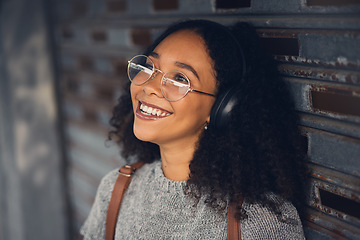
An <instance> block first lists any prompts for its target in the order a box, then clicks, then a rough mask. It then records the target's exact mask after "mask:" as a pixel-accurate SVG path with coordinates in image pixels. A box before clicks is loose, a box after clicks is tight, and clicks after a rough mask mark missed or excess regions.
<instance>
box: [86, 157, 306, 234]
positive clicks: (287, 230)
mask: <svg viewBox="0 0 360 240" xmlns="http://www.w3.org/2000/svg"><path fill="white" fill-rule="evenodd" d="M117 176H118V170H113V171H111V172H110V173H109V174H107V175H106V176H105V177H104V178H103V179H102V181H101V183H100V186H99V188H98V191H97V194H96V198H95V202H94V205H93V207H92V209H91V211H90V214H89V217H88V218H87V220H86V222H85V223H84V225H83V226H82V228H81V231H80V232H81V234H82V235H83V236H84V239H85V240H88V239H97V240H100V239H105V221H106V212H107V209H108V205H109V201H110V197H111V193H112V189H113V186H114V184H115V181H116V178H117ZM185 184H186V182H185V181H171V180H169V179H167V178H166V177H165V176H164V174H163V172H162V169H161V162H160V161H157V162H154V163H151V164H145V165H144V166H143V167H141V168H140V169H139V170H138V171H137V172H136V173H135V174H134V176H133V178H132V180H131V183H130V185H129V188H128V190H127V192H126V194H125V196H124V199H123V201H122V204H121V209H120V213H119V218H118V222H117V225H116V233H115V239H226V236H227V234H226V225H227V222H226V214H227V212H226V213H225V214H224V215H223V216H222V215H220V214H218V213H217V212H216V211H215V210H213V209H211V208H210V207H208V206H206V204H205V203H204V200H203V199H201V200H200V202H199V203H198V204H197V205H196V207H193V205H194V200H193V199H190V198H189V197H188V196H186V195H185V194H184V192H183V187H184V185H185ZM270 197H273V198H275V199H276V197H275V196H274V195H271V196H270ZM243 206H244V208H245V210H246V213H247V215H248V218H247V219H245V220H243V221H241V238H242V239H304V235H303V229H302V226H301V222H300V220H299V217H298V214H297V211H296V209H295V208H294V206H292V205H291V204H290V203H284V204H283V206H282V209H281V210H282V213H283V218H285V219H288V220H289V219H290V220H291V222H292V223H284V222H280V221H279V220H278V219H277V218H276V216H275V215H274V214H273V213H272V212H270V211H269V210H268V209H266V208H264V207H262V206H260V205H259V204H252V205H249V204H247V203H246V200H245V201H244V205H243Z"/></svg>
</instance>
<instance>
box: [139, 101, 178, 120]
mask: <svg viewBox="0 0 360 240" xmlns="http://www.w3.org/2000/svg"><path fill="white" fill-rule="evenodd" d="M171 114H172V113H171V112H169V111H166V110H165V109H162V108H160V107H158V106H155V105H152V104H149V103H145V102H141V101H139V104H138V106H137V108H136V117H138V118H140V119H143V120H157V119H161V118H164V117H168V116H170V115H171Z"/></svg>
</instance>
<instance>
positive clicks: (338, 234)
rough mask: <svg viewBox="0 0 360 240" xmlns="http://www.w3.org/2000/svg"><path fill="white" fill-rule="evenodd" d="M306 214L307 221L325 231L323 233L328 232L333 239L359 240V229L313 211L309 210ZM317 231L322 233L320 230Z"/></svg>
mask: <svg viewBox="0 0 360 240" xmlns="http://www.w3.org/2000/svg"><path fill="white" fill-rule="evenodd" d="M308 212H309V218H308V221H309V222H311V223H313V224H315V225H318V226H320V227H321V228H323V229H325V231H324V232H325V233H327V232H328V231H330V232H331V233H332V234H329V233H328V234H329V235H330V236H332V237H334V238H335V239H354V240H355V239H359V236H360V230H359V228H357V227H354V226H353V225H351V224H348V223H346V222H344V221H342V220H339V219H337V218H336V217H333V216H329V215H327V214H325V213H322V212H320V211H317V210H315V209H309V210H308ZM310 227H311V226H310ZM317 230H318V231H322V230H321V229H320V228H317Z"/></svg>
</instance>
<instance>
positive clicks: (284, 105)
mask: <svg viewBox="0 0 360 240" xmlns="http://www.w3.org/2000/svg"><path fill="white" fill-rule="evenodd" d="M185 29H186V30H191V31H194V32H195V33H197V34H199V36H201V37H202V38H203V39H204V41H205V44H206V47H207V50H208V54H209V56H210V57H211V58H212V60H213V63H214V70H215V72H216V80H217V88H218V89H217V91H218V92H217V96H219V95H221V94H222V93H223V92H224V91H226V90H227V89H229V88H231V87H234V86H239V87H240V90H239V92H238V95H239V96H238V99H239V101H238V103H237V104H236V106H235V107H234V110H233V111H232V112H231V115H230V120H229V123H228V126H227V128H226V129H225V130H224V131H221V132H220V131H217V129H216V128H215V127H213V126H212V125H211V122H210V125H209V126H208V129H207V130H206V131H204V132H203V133H202V134H201V136H200V137H199V140H198V143H197V146H196V150H195V153H194V156H193V159H192V161H191V163H190V166H189V167H190V178H189V180H188V181H187V185H186V188H185V189H184V191H185V193H186V194H188V195H189V196H192V197H193V198H194V199H195V200H199V199H200V197H201V196H202V195H205V196H207V199H206V202H207V203H208V205H209V206H211V207H212V208H214V209H216V210H218V211H219V212H222V211H223V210H224V208H225V207H224V206H226V204H224V203H225V202H227V201H228V200H230V201H237V200H239V198H240V197H243V198H246V201H247V202H249V203H255V202H256V203H260V204H263V205H264V206H266V207H268V208H269V209H270V210H272V211H274V212H275V213H276V214H277V215H278V216H280V215H281V213H280V206H281V204H282V203H281V201H274V200H273V199H272V198H269V197H268V194H269V193H274V194H276V195H277V196H279V199H283V200H288V201H290V202H292V203H293V204H294V206H295V207H296V208H297V210H298V212H299V214H300V216H301V217H303V213H304V211H303V210H304V207H305V201H306V197H305V196H306V194H305V193H306V189H307V184H308V179H307V175H308V173H307V167H306V166H307V165H306V160H307V159H306V151H304V144H303V138H302V137H301V135H300V133H299V129H298V125H297V124H298V116H297V114H296V112H295V110H294V106H293V105H294V104H293V101H292V98H291V96H290V94H289V91H288V88H287V85H286V84H285V82H284V81H282V79H281V78H280V75H279V73H278V71H277V66H276V62H275V61H274V60H273V59H272V58H271V57H270V56H268V55H267V54H266V53H265V51H264V49H263V48H262V47H261V44H260V41H259V39H258V36H257V34H256V32H255V30H254V28H253V27H252V26H251V25H249V24H247V23H237V24H235V25H234V26H231V27H225V26H223V25H221V24H218V23H215V22H211V21H207V20H186V21H182V22H178V23H175V24H173V25H171V26H170V27H169V28H168V29H167V30H166V31H165V32H164V33H163V34H162V35H160V36H159V37H158V38H157V39H156V40H155V41H154V43H153V44H152V45H151V46H149V47H148V49H147V50H146V51H145V53H144V54H145V55H146V54H149V53H150V52H151V51H153V50H154V49H155V48H156V46H157V45H158V44H159V43H160V42H161V41H162V40H163V39H165V38H166V37H167V36H169V35H170V34H172V33H174V32H177V31H180V30H185ZM241 51H242V52H243V56H244V57H241V56H242V55H241ZM244 59H245V62H246V69H242V68H243V66H244V64H243V61H244ZM129 86H130V83H128V84H127V85H126V87H125V88H126V92H125V94H123V95H122V96H121V97H120V98H119V101H118V104H117V105H116V106H115V108H114V111H113V117H112V118H111V120H110V124H111V125H112V127H113V128H114V129H113V130H112V131H111V132H110V133H109V138H110V139H111V138H112V137H115V138H116V141H117V142H118V143H119V144H120V146H121V147H122V155H123V157H124V158H125V159H131V158H132V157H136V158H137V160H138V161H144V162H153V161H155V160H158V159H159V158H160V152H159V147H158V146H157V145H155V144H153V143H149V142H143V141H140V140H138V139H137V138H136V137H135V136H134V134H133V131H132V129H133V118H134V116H133V112H132V106H131V98H130V90H129ZM238 218H246V211H244V209H243V208H242V206H240V205H239V206H238Z"/></svg>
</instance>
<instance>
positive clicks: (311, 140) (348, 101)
mask: <svg viewBox="0 0 360 240" xmlns="http://www.w3.org/2000/svg"><path fill="white" fill-rule="evenodd" d="M56 2H57V5H56V6H55V7H56V12H57V15H58V16H57V17H58V26H57V45H58V47H59V58H60V63H61V85H62V93H63V111H64V114H65V118H66V122H67V123H66V135H67V140H68V142H67V147H68V161H69V162H68V165H69V170H68V180H69V185H70V186H71V189H70V195H71V204H72V209H73V227H74V238H75V236H76V235H77V233H76V232H77V231H78V229H79V226H80V225H81V223H82V222H83V221H84V219H85V218H86V216H87V214H88V212H89V209H90V207H91V204H92V202H93V199H94V196H95V191H96V188H97V185H98V183H99V181H100V179H101V177H102V176H103V175H104V174H106V173H107V172H108V171H109V170H110V169H112V168H115V167H118V166H119V165H121V164H122V160H121V159H120V157H119V156H118V150H117V148H116V147H114V146H110V147H109V148H107V147H105V139H106V134H107V131H108V129H109V126H108V120H109V117H110V112H111V108H112V106H113V104H114V102H115V100H116V98H117V97H118V96H119V94H121V86H122V84H124V83H125V82H126V81H128V80H127V77H126V61H127V60H128V59H129V58H130V57H132V56H133V55H135V54H137V53H139V52H140V51H141V49H143V48H144V46H146V45H148V44H149V43H150V42H151V41H152V40H153V39H154V38H155V37H156V36H157V35H158V34H159V33H160V32H161V31H162V30H163V29H164V28H165V27H166V26H167V25H168V24H169V23H171V22H173V21H176V20H178V19H180V18H206V19H210V20H214V21H217V22H220V23H223V24H226V25H227V24H231V23H234V22H236V21H248V22H251V23H252V24H253V25H255V26H256V27H257V31H258V33H259V36H261V38H262V41H263V44H264V46H265V47H266V48H267V49H268V51H269V52H270V53H272V54H273V55H274V58H275V59H276V60H278V61H279V62H280V65H279V70H280V71H281V73H282V74H283V76H284V79H285V81H287V82H289V83H290V85H291V89H292V91H293V94H294V97H295V101H296V107H297V109H298V110H299V113H300V116H301V128H302V131H303V134H304V140H306V142H307V146H308V155H309V156H310V159H311V162H310V163H309V164H310V166H311V168H312V169H313V174H312V180H313V181H312V182H313V186H312V189H311V192H312V196H311V199H309V212H310V218H309V220H308V221H307V223H306V234H307V236H308V238H309V239H331V238H336V239H341V238H350V239H351V238H352V239H355V238H360V73H359V69H360V32H359V29H360V14H359V13H360V1H357V0H278V1H268V0H237V1H235V0H233V1H230V0H227V1H215V0H183V1H181V0H152V1H150V0H149V1H146V0H127V1H126V0H107V1H105V0H102V1H101V0H88V1H84V0H76V1H75V0H73V1H70V0H68V1H64V0H58V1H56ZM109 145H112V144H111V143H109Z"/></svg>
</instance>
